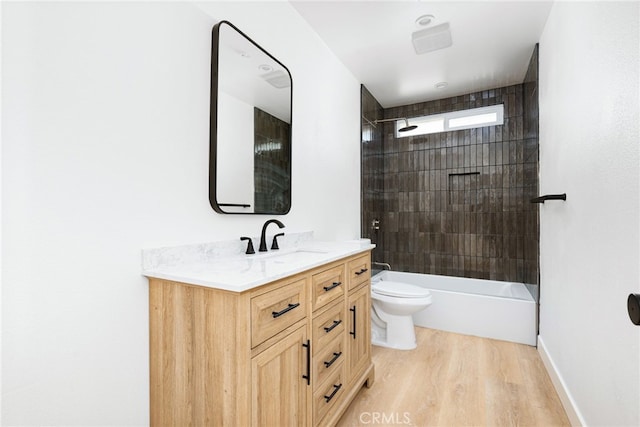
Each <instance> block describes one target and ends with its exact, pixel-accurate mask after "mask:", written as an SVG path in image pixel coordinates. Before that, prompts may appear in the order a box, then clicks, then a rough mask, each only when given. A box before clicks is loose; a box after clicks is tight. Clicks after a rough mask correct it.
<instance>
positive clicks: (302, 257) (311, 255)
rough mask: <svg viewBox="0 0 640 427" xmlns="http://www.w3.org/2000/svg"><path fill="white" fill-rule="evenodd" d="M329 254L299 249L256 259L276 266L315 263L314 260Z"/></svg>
mask: <svg viewBox="0 0 640 427" xmlns="http://www.w3.org/2000/svg"><path fill="white" fill-rule="evenodd" d="M327 253H328V252H324V251H316V250H308V249H297V250H295V251H293V252H279V253H269V254H268V255H262V256H258V257H256V259H259V260H261V261H264V262H270V263H276V264H288V263H297V262H307V261H313V260H314V259H317V258H322V257H323V256H325V255H326V254H327Z"/></svg>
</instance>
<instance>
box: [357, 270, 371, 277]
mask: <svg viewBox="0 0 640 427" xmlns="http://www.w3.org/2000/svg"><path fill="white" fill-rule="evenodd" d="M367 271H369V269H368V268H361V269H360V271H356V276H359V275H361V274H362V273H366V272H367Z"/></svg>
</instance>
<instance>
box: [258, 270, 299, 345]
mask: <svg viewBox="0 0 640 427" xmlns="http://www.w3.org/2000/svg"><path fill="white" fill-rule="evenodd" d="M305 283H306V281H305V279H304V278H303V279H300V280H297V281H295V282H292V283H289V284H287V285H285V286H280V287H277V288H275V289H272V290H270V291H268V292H266V293H263V294H261V295H258V296H255V297H253V298H251V347H255V346H257V345H258V344H260V343H262V342H263V341H264V340H266V339H268V338H271V337H272V336H274V335H276V334H277V333H278V332H280V331H282V330H284V329H286V328H288V327H289V326H291V325H293V324H294V323H296V322H297V321H299V320H301V319H304V318H305V316H306V312H307V304H306V301H307V299H306V297H305V288H306V287H305Z"/></svg>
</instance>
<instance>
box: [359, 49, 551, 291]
mask: <svg viewBox="0 0 640 427" xmlns="http://www.w3.org/2000/svg"><path fill="white" fill-rule="evenodd" d="M531 64H532V65H531V66H530V67H529V72H528V73H527V78H526V79H525V82H524V83H522V84H518V85H513V86H507V87H502V88H496V89H492V90H487V91H482V92H475V93H470V94H467V95H463V96H456V97H452V98H446V99H441V100H436V101H430V102H424V103H419V104H413V105H407V106H401V107H394V108H388V109H384V110H383V109H382V108H381V107H380V105H379V104H378V102H377V101H376V100H375V99H374V98H373V96H371V94H370V93H369V92H368V91H367V90H366V88H364V87H363V90H362V110H363V116H364V117H365V118H367V119H369V120H370V121H373V120H374V119H375V118H381V117H382V116H383V115H384V117H385V118H393V117H408V118H410V117H416V116H423V115H429V114H438V113H443V112H449V111H457V110H463V109H469V108H476V107H483V106H488V105H495V104H504V124H503V125H500V126H488V127H483V128H477V129H470V130H461V131H451V132H443V133H437V134H430V135H424V136H414V137H401V138H395V135H394V129H393V126H394V125H393V122H390V123H386V124H383V125H378V126H377V127H376V128H373V126H371V125H370V124H369V123H368V122H367V121H366V120H365V119H363V127H362V129H363V144H362V147H363V148H362V160H363V165H362V166H363V167H362V171H363V172H362V188H363V194H362V205H363V206H362V207H363V209H362V212H363V215H362V235H363V236H365V237H370V238H371V239H372V240H373V242H374V243H376V244H377V246H378V247H377V248H376V251H375V252H374V261H381V262H387V263H390V264H391V266H392V268H393V270H396V271H408V272H416V273H430V274H441V275H448V276H462V277H472V278H482V279H492V280H501V281H515V282H524V283H530V284H537V283H538V250H539V249H538V241H539V238H538V235H539V233H538V229H539V220H538V205H537V204H532V203H530V202H529V200H530V199H531V198H534V197H536V196H537V195H538V125H537V118H538V105H537V48H536V50H535V51H534V54H533V57H532V60H531ZM374 219H379V221H380V225H379V227H380V229H379V230H374V229H373V228H372V227H371V221H373V220H374Z"/></svg>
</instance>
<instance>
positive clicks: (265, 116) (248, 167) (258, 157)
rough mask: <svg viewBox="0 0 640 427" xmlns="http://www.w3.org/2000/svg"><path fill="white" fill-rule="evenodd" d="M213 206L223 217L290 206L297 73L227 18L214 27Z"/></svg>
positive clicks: (285, 209) (277, 210)
mask: <svg viewBox="0 0 640 427" xmlns="http://www.w3.org/2000/svg"><path fill="white" fill-rule="evenodd" d="M211 50H212V52H211V122H210V154H209V202H210V203H211V207H213V209H214V210H215V211H216V212H218V213H222V214H269V215H284V214H286V213H287V212H289V210H290V209H291V111H292V108H291V107H292V99H293V98H292V79H291V73H290V72H289V70H288V69H287V67H285V66H284V65H283V64H282V63H281V62H280V61H278V60H277V59H276V58H274V57H273V56H272V55H271V54H269V52H267V51H265V50H264V49H262V48H261V47H260V46H259V45H258V44H257V43H255V42H254V41H253V40H251V39H250V38H249V37H247V36H246V35H245V34H244V33H243V32H242V31H240V30H239V29H238V28H236V27H235V26H234V25H232V24H231V23H230V22H227V21H220V22H219V23H218V24H216V25H215V26H214V27H213V32H212V49H211Z"/></svg>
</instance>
